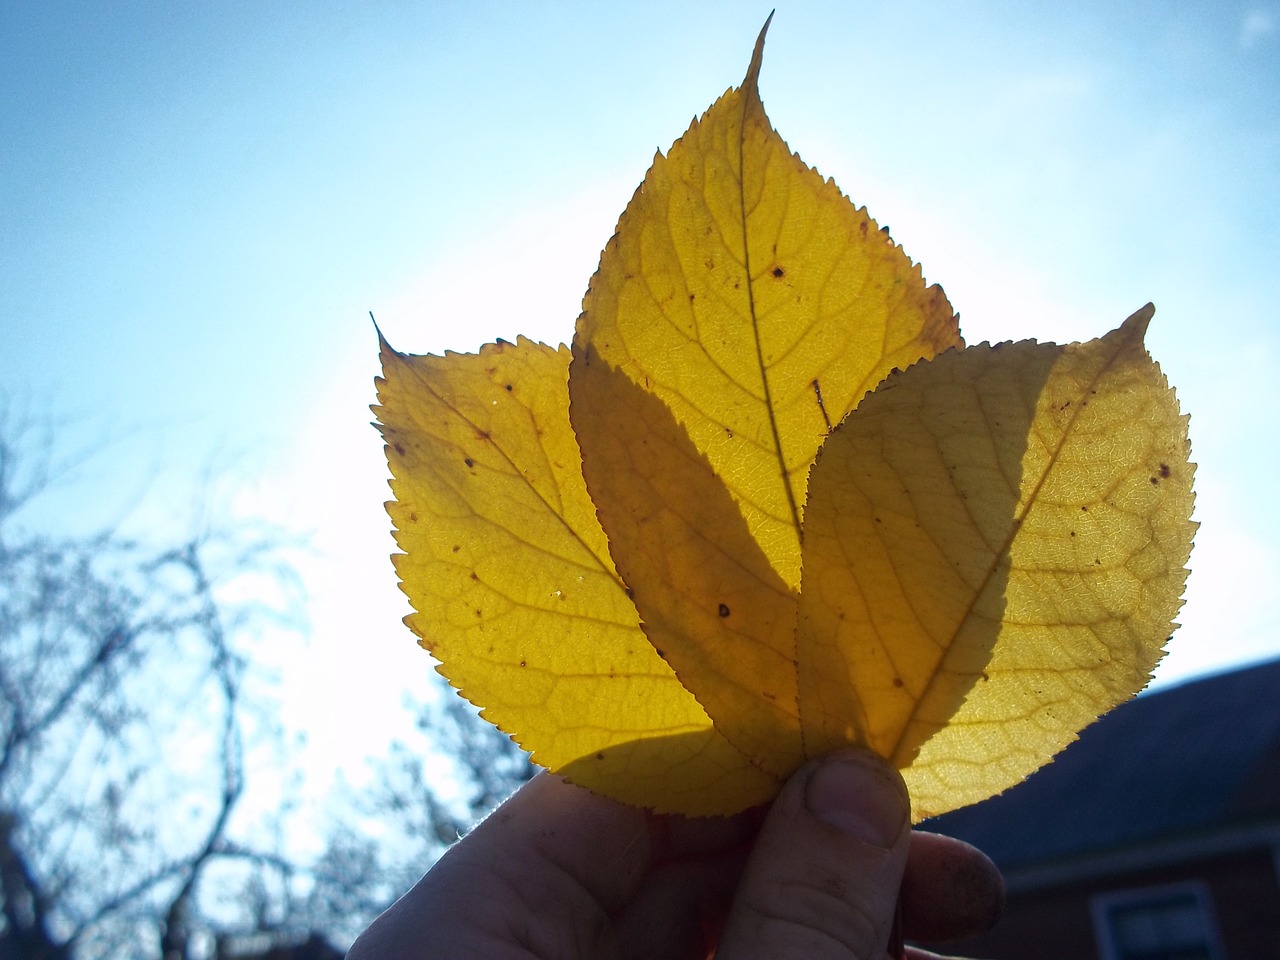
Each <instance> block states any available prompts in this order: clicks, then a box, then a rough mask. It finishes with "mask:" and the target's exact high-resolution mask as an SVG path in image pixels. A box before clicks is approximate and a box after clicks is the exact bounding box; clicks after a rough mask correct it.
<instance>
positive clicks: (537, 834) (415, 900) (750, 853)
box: [348, 751, 1004, 960]
mask: <svg viewBox="0 0 1280 960" xmlns="http://www.w3.org/2000/svg"><path fill="white" fill-rule="evenodd" d="M1003 897H1004V885H1003V881H1002V880H1001V878H1000V874H999V872H998V871H997V870H996V868H995V866H994V865H992V863H991V861H990V860H988V859H987V858H986V857H985V856H984V855H983V854H981V853H980V852H978V851H977V850H975V849H973V848H972V847H969V846H968V845H966V844H963V843H961V842H960V841H958V840H953V839H951V838H949V837H941V836H937V835H934V834H928V833H920V832H914V831H912V830H911V828H910V815H909V804H908V800H907V794H906V789H905V787H904V786H903V784H902V780H901V778H900V777H899V776H898V774H897V772H896V771H894V770H893V769H891V768H890V767H889V766H887V765H886V764H885V763H884V762H883V761H881V760H880V759H879V758H877V757H874V756H872V755H870V754H868V753H865V752H862V751H842V752H839V753H834V754H831V755H829V756H827V757H823V758H820V759H818V760H815V761H812V762H810V763H808V764H806V765H805V766H804V767H802V768H801V769H800V770H799V771H797V772H796V774H795V775H794V776H793V777H792V778H791V779H790V780H789V781H788V782H787V783H786V785H785V786H784V787H783V789H782V791H781V792H780V793H779V795H778V797H777V798H776V799H775V800H774V802H773V803H772V804H771V805H770V806H769V807H767V808H761V809H759V810H753V811H749V812H747V813H744V814H740V815H738V816H736V817H729V818H708V819H686V818H683V817H676V816H659V815H655V814H652V813H648V812H647V811H644V810H639V809H636V808H633V807H628V806H625V805H623V804H620V803H616V802H614V801H612V800H607V799H605V798H602V797H599V796H596V795H595V794H592V793H590V792H589V791H587V790H584V789H581V788H579V787H575V786H572V785H570V784H568V783H566V782H564V781H563V780H560V779H558V778H557V777H554V776H551V775H548V774H540V775H539V776H537V777H535V778H534V779H533V780H531V781H530V782H529V783H527V784H526V785H525V786H524V787H522V788H521V789H520V790H519V791H518V792H517V793H516V794H515V795H513V796H512V797H511V799H509V800H508V801H507V802H506V803H504V804H503V805H502V806H501V807H499V808H498V809H497V810H496V811H495V812H494V813H493V814H492V815H491V816H490V817H489V818H488V819H487V820H485V821H484V822H483V823H481V824H480V826H479V827H477V828H476V829H475V830H474V831H473V832H472V833H471V834H469V835H468V836H467V837H466V838H464V839H463V840H461V841H459V842H458V843H457V844H455V845H454V846H453V847H452V848H451V849H450V850H449V852H448V853H447V854H446V855H445V856H444V857H442V858H441V859H440V861H439V862H438V863H437V864H436V865H435V866H434V867H432V869H431V871H430V872H429V873H427V875H426V876H425V877H423V878H422V880H421V881H419V882H418V884H417V885H416V886H415V887H414V888H413V889H412V890H410V891H409V893H407V894H406V895H405V896H404V897H402V898H401V899H400V900H399V901H398V902H397V903H396V904H395V905H393V906H392V907H391V908H390V909H389V910H387V912H386V913H384V914H383V915H382V916H381V917H379V918H378V919H377V920H376V921H375V922H374V923H373V925H372V926H370V927H369V929H368V930H366V931H365V933H364V934H363V935H361V937H360V938H359V939H358V940H357V941H356V943H355V944H354V946H352V948H351V952H350V953H349V954H348V960H374V958H377V960H409V958H413V960H428V958H442V960H443V958H464V957H465V958H471V957H475V958H485V960H708V958H709V957H711V956H714V957H715V958H716V960H766V958H768V960H782V958H786V960H790V958H797V960H799V958H804V960H855V958H856V960H882V958H884V957H885V956H886V952H887V950H888V949H890V940H891V934H892V928H893V926H894V922H895V916H896V915H897V914H898V911H899V909H900V910H901V924H902V926H901V930H902V932H903V933H904V934H905V936H906V937H907V938H908V939H911V940H921V941H926V942H934V941H941V940H948V939H956V938H959V937H963V936H970V935H973V934H976V933H979V932H981V931H983V930H985V929H987V928H988V927H990V926H991V924H992V923H994V922H995V920H996V918H997V917H998V915H999V913H1000V909H1001V907H1002V904H1003ZM906 956H908V957H912V958H916V960H924V958H930V957H934V956H935V954H931V953H928V952H925V951H923V950H921V949H918V948H915V947H908V948H907V950H906Z"/></svg>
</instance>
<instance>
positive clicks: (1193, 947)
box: [1092, 883, 1223, 960]
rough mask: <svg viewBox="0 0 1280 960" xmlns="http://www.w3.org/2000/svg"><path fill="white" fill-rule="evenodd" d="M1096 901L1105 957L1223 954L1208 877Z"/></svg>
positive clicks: (1171, 959)
mask: <svg viewBox="0 0 1280 960" xmlns="http://www.w3.org/2000/svg"><path fill="white" fill-rule="evenodd" d="M1092 906H1093V928H1094V934H1095V936H1096V937H1097V939H1098V948H1099V955H1100V956H1101V957H1102V958H1103V960H1222V956H1223V954H1222V947H1221V945H1220V943H1219V940H1218V928H1217V924H1216V923H1215V922H1214V917H1213V909H1212V903H1211V901H1210V898H1209V891H1208V890H1207V889H1206V888H1205V886H1204V884H1202V883H1177V884H1170V885H1168V886H1160V887H1146V888H1144V889H1141V890H1124V891H1118V892H1115V893H1104V894H1099V895H1098V896H1096V897H1094V898H1093V904H1092Z"/></svg>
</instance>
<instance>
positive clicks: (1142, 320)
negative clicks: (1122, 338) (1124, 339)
mask: <svg viewBox="0 0 1280 960" xmlns="http://www.w3.org/2000/svg"><path fill="white" fill-rule="evenodd" d="M1155 312H1156V305H1155V304H1154V303H1148V304H1146V305H1145V306H1142V307H1139V308H1138V309H1137V310H1135V311H1134V312H1133V313H1132V314H1130V315H1129V318H1128V319H1127V320H1125V322H1124V323H1122V324H1121V325H1120V328H1121V329H1122V330H1128V331H1130V332H1131V333H1133V334H1135V335H1137V337H1138V339H1139V340H1141V339H1142V338H1143V337H1145V336H1146V334H1147V324H1149V323H1150V322H1151V318H1152V317H1153V316H1155Z"/></svg>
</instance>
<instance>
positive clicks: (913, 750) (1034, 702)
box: [797, 307, 1194, 817]
mask: <svg viewBox="0 0 1280 960" xmlns="http://www.w3.org/2000/svg"><path fill="white" fill-rule="evenodd" d="M1151 313H1152V310H1151V308H1150V307H1147V308H1144V309H1143V310H1142V311H1139V312H1138V313H1137V314H1134V316H1132V317H1130V318H1129V320H1127V321H1126V322H1125V324H1124V325H1123V326H1121V327H1120V328H1119V329H1118V330H1115V331H1113V332H1112V333H1110V334H1108V335H1107V336H1106V337H1103V338H1102V339H1100V340H1094V341H1091V342H1089V343H1087V344H1083V345H1081V344H1073V345H1071V346H1066V347H1060V346H1056V345H1053V344H1037V343H1035V342H1033V341H1028V342H1025V343H1017V344H1004V345H1001V346H999V347H988V346H986V345H983V346H981V347H971V348H969V349H967V350H964V351H962V352H954V353H949V354H946V355H943V356H941V357H938V358H936V359H935V360H934V361H932V362H930V363H925V364H919V365H917V366H915V367H912V368H911V369H910V370H907V371H906V372H905V373H902V374H900V375H898V376H895V377H891V378H889V379H888V380H887V381H885V383H883V384H881V386H880V388H879V389H878V390H877V391H876V392H875V394H873V395H872V396H871V397H868V398H867V400H866V401H865V402H864V403H863V404H862V405H861V406H859V407H858V409H857V410H856V411H855V412H854V413H853V414H852V415H851V416H850V417H849V418H848V419H847V420H846V421H845V422H844V423H843V424H841V426H840V428H839V429H837V430H836V431H835V432H834V433H833V434H832V436H831V437H830V438H829V439H828V441H827V443H826V444H825V445H824V447H823V449H822V453H821V455H820V457H819V458H818V462H817V463H816V464H815V466H814V470H813V473H812V475H811V478H810V498H809V506H808V510H807V512H806V519H805V542H804V579H803V588H802V591H801V597H800V623H799V628H798V641H797V645H798V650H799V663H800V670H801V672H800V703H801V718H802V721H803V728H804V736H805V745H806V749H807V750H808V751H810V752H815V753H822V752H825V751H827V750H831V749H834V748H836V747H838V746H841V745H845V744H849V743H861V744H866V745H868V746H870V747H871V748H872V749H874V750H876V751H877V752H879V753H881V754H882V755H883V756H886V757H888V758H890V759H891V760H892V761H893V762H894V763H895V764H896V765H898V766H899V767H902V768H904V775H905V777H906V780H907V783H908V786H909V788H910V790H911V795H912V801H913V804H914V807H915V813H916V816H917V817H925V816H932V815H934V814H937V813H942V812H945V811H947V810H950V809H953V808H955V807H958V806H963V805H964V804H966V803H971V802H974V801H976V800H980V799H983V798H985V797H987V796H990V795H992V794H994V793H998V792H1000V791H1002V790H1004V789H1006V788H1008V787H1010V786H1012V785H1013V784H1015V783H1017V782H1018V781H1019V780H1021V779H1022V778H1023V777H1025V776H1026V775H1027V774H1029V773H1031V772H1032V771H1033V770H1035V769H1036V768H1037V767H1039V766H1040V765H1041V764H1042V763H1044V762H1045V761H1046V760H1047V759H1048V758H1049V757H1051V756H1052V755H1053V754H1055V753H1056V752H1058V750H1060V749H1061V748H1062V747H1063V746H1065V745H1066V744H1067V743H1069V742H1070V741H1071V740H1073V739H1074V738H1075V736H1076V733H1077V731H1078V730H1079V729H1080V728H1081V727H1083V726H1085V725H1086V724H1088V723H1090V722H1091V721H1092V720H1094V719H1095V718H1096V717H1097V716H1098V715H1100V714H1102V713H1105V712H1106V711H1107V710H1110V709H1111V708H1112V707H1114V706H1115V705H1116V704H1117V703H1119V702H1120V701H1122V700H1125V699H1128V698H1129V697H1131V696H1132V695H1133V694H1134V693H1136V692H1137V691H1138V690H1140V689H1141V688H1142V687H1143V686H1145V685H1146V682H1147V681H1148V680H1149V679H1150V671H1151V669H1152V668H1153V667H1154V666H1155V664H1156V662H1157V660H1158V659H1159V658H1160V656H1161V654H1162V652H1163V650H1162V647H1163V642H1164V640H1165V638H1166V637H1167V636H1168V635H1169V633H1170V632H1171V630H1172V629H1173V618H1174V616H1175V615H1176V613H1177V610H1178V608H1179V607H1180V606H1181V596H1182V590H1183V586H1184V584H1185V580H1186V569H1185V565H1186V561H1187V558H1188V554H1189V551H1190V544H1191V536H1192V532H1193V530H1194V525H1193V524H1192V523H1191V522H1190V521H1189V519H1188V518H1189V516H1190V513H1191V505H1192V493H1191V478H1192V472H1193V468H1192V466H1191V464H1189V463H1188V462H1187V454H1188V451H1189V446H1188V442H1187V433H1186V418H1185V417H1183V416H1181V414H1180V413H1179V411H1178V404H1177V401H1176V399H1175V397H1174V394H1173V391H1172V390H1170V389H1169V388H1168V386H1167V384H1166V383H1165V380H1164V377H1163V375H1162V374H1161V373H1160V371H1159V368H1158V367H1157V366H1156V365H1155V363H1154V362H1153V361H1152V360H1151V358H1150V357H1149V356H1148V354H1147V353H1146V350H1145V349H1144V348H1143V345H1142V336H1143V333H1144V331H1145V330H1146V326H1147V321H1148V320H1149V318H1150V316H1151Z"/></svg>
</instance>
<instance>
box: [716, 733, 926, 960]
mask: <svg viewBox="0 0 1280 960" xmlns="http://www.w3.org/2000/svg"><path fill="white" fill-rule="evenodd" d="M909 821H910V816H909V804H908V801H907V792H906V788H905V787H904V786H903V783H902V778H901V777H899V776H898V774H897V772H896V771H894V770H893V769H891V768H890V767H889V766H888V765H887V764H885V763H884V762H883V761H882V760H880V759H879V758H877V757H873V756H872V755H871V754H869V753H866V752H864V751H842V752H840V753H835V754H831V755H828V756H826V757H823V758H821V759H819V760H816V761H814V762H812V763H810V764H807V765H806V766H804V767H802V768H801V769H800V771H799V772H798V773H797V774H796V775H795V776H794V777H792V778H791V780H789V781H788V782H787V784H786V785H785V786H784V787H783V789H782V792H781V793H780V794H779V796H778V799H777V800H776V801H775V802H774V804H773V807H772V808H771V810H770V812H769V816H768V818H767V819H766V820H765V823H764V826H763V827H762V828H761V831H760V836H759V838H758V839H757V841H756V845H755V849H754V851H753V852H752V855H751V858H750V860H749V861H748V864H747V867H746V870H745V872H744V875H743V879H742V884H741V886H740V887H739V890H738V895H737V897H736V898H735V900H734V905H733V908H732V910H731V912H730V914H729V918H728V922H727V924H726V926H725V931H724V938H723V940H722V941H721V944H720V951H719V952H718V953H717V954H716V956H717V958H721V960H765V958H770V960H772V958H775V957H780V956H788V957H790V956H803V957H806V958H811V960H881V958H883V957H884V955H885V948H886V943H887V941H888V937H889V930H890V927H891V926H892V923H893V918H894V914H895V911H896V908H897V902H898V889H899V886H900V885H901V881H902V873H903V870H904V868H905V866H906V862H907V852H908V846H909V840H908V837H909V836H910V829H909Z"/></svg>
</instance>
